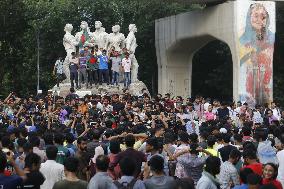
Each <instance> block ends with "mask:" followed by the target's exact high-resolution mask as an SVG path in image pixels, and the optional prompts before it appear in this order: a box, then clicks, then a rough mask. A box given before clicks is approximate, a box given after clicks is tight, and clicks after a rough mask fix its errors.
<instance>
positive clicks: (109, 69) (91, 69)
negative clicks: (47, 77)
mask: <svg viewBox="0 0 284 189" xmlns="http://www.w3.org/2000/svg"><path fill="white" fill-rule="evenodd" d="M67 62H69V72H70V81H71V87H72V88H74V87H76V89H80V88H82V87H83V85H85V87H86V88H92V86H93V85H96V86H97V85H98V84H99V85H102V83H106V84H107V85H109V84H111V85H117V86H118V84H119V83H120V82H123V83H124V87H125V88H127V87H129V85H130V83H131V77H130V72H131V67H132V62H131V58H130V57H129V53H128V52H127V49H126V48H124V49H123V51H122V52H121V53H119V52H118V51H116V50H115V48H114V47H112V49H111V50H110V51H109V52H107V51H106V50H104V49H99V48H98V46H97V45H96V46H95V47H94V49H89V48H88V47H84V49H82V50H81V51H80V52H79V54H76V53H75V52H72V53H71V57H69V58H68V60H67ZM63 64H64V61H63V59H62V58H61V57H59V58H58V60H57V61H56V62H55V65H54V69H53V74H54V75H55V76H56V79H57V87H59V84H60V82H62V81H63V80H65V79H66V78H67V76H66V73H64V66H63ZM74 83H75V84H74Z"/></svg>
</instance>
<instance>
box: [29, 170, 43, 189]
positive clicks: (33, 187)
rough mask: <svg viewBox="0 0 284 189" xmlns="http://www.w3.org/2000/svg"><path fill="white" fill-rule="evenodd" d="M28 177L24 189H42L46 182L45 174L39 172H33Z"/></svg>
mask: <svg viewBox="0 0 284 189" xmlns="http://www.w3.org/2000/svg"><path fill="white" fill-rule="evenodd" d="M26 175H27V180H26V181H25V182H24V189H27V188H29V189H40V185H42V184H43V182H44V181H45V178H44V176H43V174H42V173H41V172H39V171H32V172H30V173H27V174H26Z"/></svg>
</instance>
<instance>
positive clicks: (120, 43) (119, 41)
mask: <svg viewBox="0 0 284 189" xmlns="http://www.w3.org/2000/svg"><path fill="white" fill-rule="evenodd" d="M119 31H120V26H119V25H114V26H112V33H111V34H109V35H108V38H107V43H106V46H105V49H106V50H107V51H109V50H110V49H111V48H112V47H114V48H115V51H118V52H121V49H122V48H124V46H125V44H124V42H125V36H124V34H123V33H119Z"/></svg>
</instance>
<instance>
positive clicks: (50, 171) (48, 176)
mask: <svg viewBox="0 0 284 189" xmlns="http://www.w3.org/2000/svg"><path fill="white" fill-rule="evenodd" d="M40 172H41V173H42V174H43V176H44V177H45V181H44V183H43V184H42V185H41V186H40V189H52V188H53V185H54V184H55V183H56V182H58V181H60V180H63V179H64V178H65V175H64V166H63V165H62V164H60V163H57V162H56V161H54V160H47V161H46V162H45V163H42V164H41V167H40Z"/></svg>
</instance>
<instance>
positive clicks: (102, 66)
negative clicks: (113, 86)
mask: <svg viewBox="0 0 284 189" xmlns="http://www.w3.org/2000/svg"><path fill="white" fill-rule="evenodd" d="M106 53H107V51H106V50H103V54H102V55H99V56H98V58H99V78H100V79H99V80H100V85H102V83H103V81H104V82H106V83H107V85H109V73H108V61H109V59H108V56H107V55H106Z"/></svg>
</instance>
